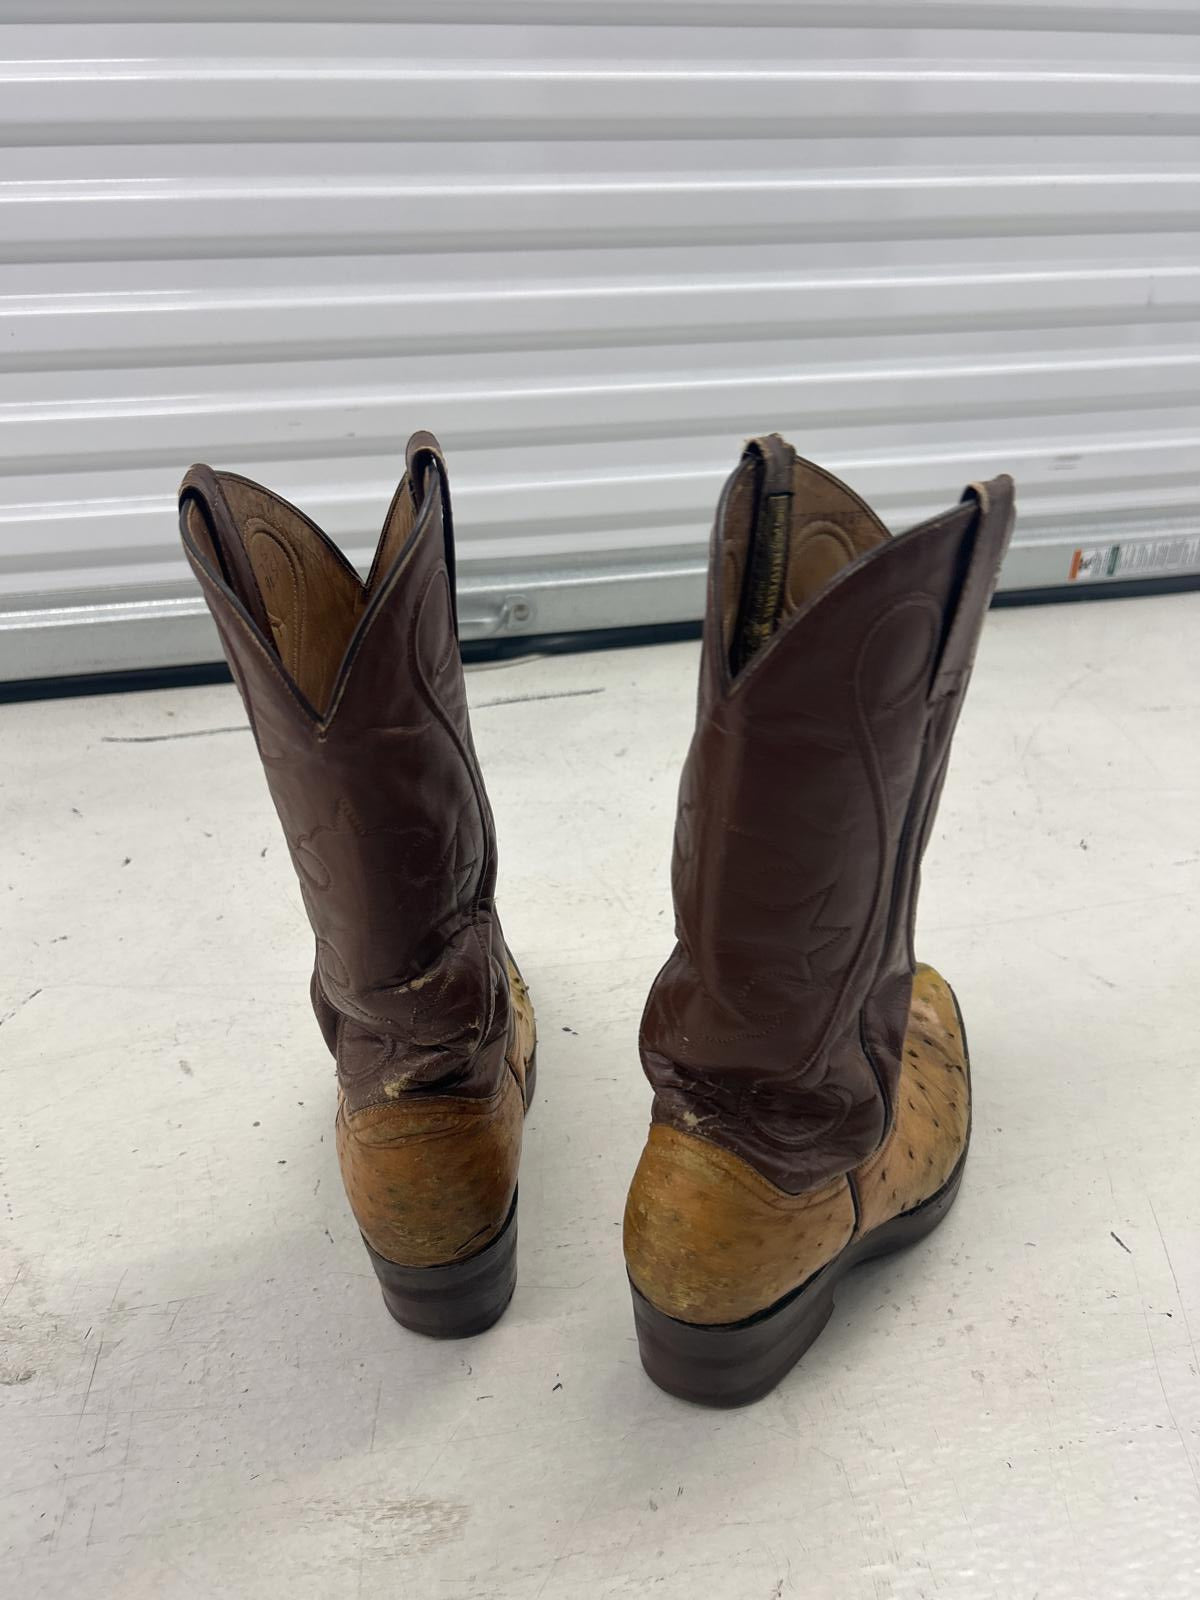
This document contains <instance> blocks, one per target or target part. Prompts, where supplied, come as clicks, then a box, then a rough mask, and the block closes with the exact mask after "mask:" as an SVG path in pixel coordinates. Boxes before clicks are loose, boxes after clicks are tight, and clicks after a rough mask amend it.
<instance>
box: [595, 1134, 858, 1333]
mask: <svg viewBox="0 0 1200 1600" xmlns="http://www.w3.org/2000/svg"><path fill="white" fill-rule="evenodd" d="M853 1233H854V1198H853V1196H852V1194H851V1192H850V1185H849V1184H848V1183H847V1181H846V1179H845V1178H835V1179H834V1180H833V1182H832V1183H828V1184H825V1185H823V1186H822V1187H821V1188H820V1189H812V1190H809V1191H808V1192H807V1193H805V1194H798V1195H797V1194H787V1193H785V1192H784V1191H783V1190H782V1189H778V1188H776V1186H775V1185H774V1184H772V1183H768V1182H767V1180H766V1179H765V1178H764V1177H762V1175H761V1174H760V1173H758V1172H756V1171H755V1170H754V1168H753V1167H752V1166H750V1165H749V1164H748V1163H747V1162H745V1161H742V1160H740V1159H739V1158H738V1157H737V1156H735V1155H731V1154H730V1152H729V1151H728V1150H725V1149H722V1147H721V1146H720V1145H717V1144H713V1143H711V1142H710V1141H709V1140H707V1139H698V1138H696V1137H695V1135H693V1134H688V1133H681V1132H680V1131H679V1130H678V1129H676V1128H673V1127H669V1126H667V1125H666V1124H665V1123H661V1122H660V1123H656V1124H655V1125H654V1126H652V1127H651V1129H650V1137H649V1139H648V1140H647V1142H646V1148H645V1149H644V1150H643V1151H642V1159H641V1160H640V1161H639V1163H638V1168H637V1171H636V1172H635V1173H634V1177H633V1183H632V1185H631V1187H630V1190H629V1199H628V1201H627V1202H626V1205H625V1229H624V1244H625V1263H626V1266H627V1268H628V1270H629V1276H630V1278H631V1279H632V1280H633V1282H634V1284H635V1285H636V1287H637V1289H638V1290H639V1292H640V1293H641V1294H643V1295H644V1296H645V1297H646V1299H647V1300H649V1302H650V1304H651V1305H653V1306H656V1307H657V1308H658V1310H659V1311H662V1312H664V1313H665V1314H666V1315H667V1316H668V1317H677V1318H678V1319H679V1320H680V1321H681V1322H692V1323H699V1324H706V1325H712V1324H717V1323H723V1322H740V1321H741V1319H742V1318H743V1317H750V1316H753V1315H754V1314H755V1313H756V1312H758V1311H762V1310H763V1309H764V1308H765V1307H767V1306H770V1305H773V1304H774V1303H775V1302H776V1301H777V1300H779V1299H780V1298H781V1297H782V1296H783V1295H785V1294H788V1293H790V1291H791V1290H793V1289H795V1288H796V1287H797V1286H798V1285H799V1284H802V1283H804V1282H806V1281H807V1280H808V1279H809V1278H811V1277H812V1275H813V1273H814V1272H818V1271H819V1270H820V1269H821V1268H822V1267H823V1266H824V1265H825V1264H826V1262H828V1261H832V1260H833V1258H834V1257H835V1256H837V1255H838V1254H840V1252H841V1251H842V1250H843V1249H844V1248H845V1246H846V1245H847V1244H848V1243H849V1242H850V1239H851V1237H852V1236H853Z"/></svg>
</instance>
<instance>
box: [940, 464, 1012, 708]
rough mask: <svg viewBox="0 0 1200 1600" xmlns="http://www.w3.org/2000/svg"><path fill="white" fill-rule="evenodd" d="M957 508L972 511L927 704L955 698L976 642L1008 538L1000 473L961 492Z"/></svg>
mask: <svg viewBox="0 0 1200 1600" xmlns="http://www.w3.org/2000/svg"><path fill="white" fill-rule="evenodd" d="M960 504H962V505H974V506H975V508H976V513H975V516H974V518H973V520H972V526H971V528H970V530H969V532H968V534H967V537H966V541H965V542H966V544H967V545H968V550H967V553H966V557H965V559H966V576H965V578H964V579H963V585H962V588H961V589H960V590H959V595H958V603H957V604H956V606H955V608H954V618H953V620H952V622H951V624H950V632H949V634H948V635H947V636H946V643H945V646H944V647H943V649H942V658H941V660H940V661H939V662H938V670H937V676H936V677H935V679H934V683H933V692H932V694H931V696H930V698H931V699H932V700H941V699H944V698H945V697H946V696H947V695H951V694H957V693H958V691H959V690H960V689H962V688H963V687H964V686H965V684H966V680H967V677H968V676H969V675H970V671H971V665H972V663H973V661H974V659H975V648H976V645H977V644H978V642H979V631H980V628H981V627H982V624H983V617H984V614H985V612H986V611H987V608H988V606H989V605H990V604H991V599H992V595H993V593H994V592H995V588H996V580H997V579H998V578H999V576H1000V563H1001V562H1002V561H1003V559H1004V552H1005V550H1006V549H1007V548H1008V541H1009V537H1010V535H1011V534H1012V528H1013V521H1014V517H1015V511H1014V494H1013V481H1012V479H1011V478H1010V477H1009V476H1008V475H1007V474H1006V473H1002V474H1001V475H1000V477H998V478H991V479H989V480H988V482H986V483H972V484H969V485H968V487H967V488H966V489H964V490H963V494H962V500H961V501H960Z"/></svg>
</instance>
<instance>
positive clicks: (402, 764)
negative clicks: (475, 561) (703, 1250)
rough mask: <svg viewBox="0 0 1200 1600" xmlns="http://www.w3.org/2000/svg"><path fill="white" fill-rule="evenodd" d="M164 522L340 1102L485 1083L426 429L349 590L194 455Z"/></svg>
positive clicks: (436, 464) (478, 922) (473, 872)
mask: <svg viewBox="0 0 1200 1600" xmlns="http://www.w3.org/2000/svg"><path fill="white" fill-rule="evenodd" d="M180 524H181V529H182V533H183V541H184V546H185V549H186V551H187V554H188V557H189V560H190V561H191V564H192V567H193V569H194V570H195V572H196V576H197V578H198V579H199V581H200V584H201V586H202V588H203V590H204V594H205V598H206V600H207V601H208V604H209V607H210V609H211V611H212V613H213V617H214V619H215V621H216V624H217V628H218V631H219V633H220V636H221V640H222V644H223V646H224V648H225V653H226V656H227V659H228V661H229V665H230V669H231V671H232V673H233V676H234V679H235V681H236V682H237V685H238V688H239V690H240V691H241V694H242V698H243V701H244V702H245V706H246V711H247V715H248V717H249V719H250V724H251V727H252V729H253V733H254V738H255V741H256V743H257V745H258V750H259V754H260V755H261V757H262V762H263V767H264V769H265V772H266V776H267V782H268V784H269V786H270V790H271V796H272V799H273V800H274V802H275V807H276V809H277V811H278V813H279V817H280V821H281V823H282V825H283V830H284V834H285V837H286V839H287V844H288V849H289V851H290V853H291V857H292V862H293V865H294V866H295V869H296V874H297V878H298V880H299V883H300V887H301V892H302V894H303V898H304V903H305V907H306V910H307V912H308V917H309V921H310V923H311V924H312V928H313V932H314V935H315V936H316V943H317V955H316V972H315V976H314V984H313V1001H314V1007H315V1009H316V1010H317V1014H318V1018H319V1020H320V1021H321V1023H322V1028H323V1031H324V1032H325V1034H326V1038H327V1040H328V1042H329V1043H330V1044H331V1047H334V1048H336V1052H337V1055H338V1064H339V1072H340V1074H341V1078H342V1084H343V1089H344V1091H345V1093H346V1095H347V1099H348V1101H349V1103H350V1104H351V1106H352V1108H353V1107H354V1106H361V1105H365V1104H370V1103H376V1102H378V1103H381V1102H382V1101H384V1100H387V1099H390V1098H394V1096H395V1095H396V1094H398V1093H400V1092H402V1090H403V1089H405V1088H409V1087H421V1086H426V1087H427V1086H430V1085H438V1086H447V1085H449V1086H453V1088H454V1089H455V1091H456V1092H468V1093H470V1092H473V1091H474V1092H480V1093H485V1092H490V1090H491V1088H492V1087H494V1084H493V1083H492V1079H493V1078H494V1077H495V1073H496V1070H497V1069H496V1062H498V1061H502V1058H503V1035H504V1033H505V1031H506V1028H507V1015H506V1014H503V1015H502V1014H500V1013H502V1012H505V1004H506V1002H505V997H506V995H507V981H506V979H505V977H504V959H503V953H502V952H503V941H502V938H501V936H500V934H499V930H498V928H497V927H496V926H495V921H494V912H493V903H492V902H493V894H494V888H495V877H496V849H495V835H494V830H493V826H492V818H491V812H490V809H489V807H488V802H487V797H486V794H485V791H484V787H483V782H482V778H481V776H480V773H479V767H478V763H477V761H476V758H475V752H474V747H473V744H472V741H471V731H470V723H469V719H468V714H467V705H466V693H465V686H464V681H463V673H462V665H461V660H460V657H459V650H458V639H457V624H456V616H455V601H454V586H453V535H452V526H451V518H450V505H449V495H448V489H447V483H446V475H445V468H444V464H443V462H442V458H441V453H440V450H439V449H438V447H437V445H436V441H433V440H432V439H431V438H430V437H429V436H428V435H417V436H415V437H414V439H413V441H412V442H411V443H410V446H409V451H408V471H407V473H406V476H405V478H404V479H403V480H402V482H401V484H400V487H399V488H398V490H397V491H396V495H395V498H394V499H393V502H392V505H391V508H390V509H389V512H388V516H387V520H386V522H385V525H384V530H383V534H382V536H381V539H380V542H379V548H378V551H377V554H376V557H375V561H374V564H373V566H372V569H371V572H370V575H369V576H368V578H367V580H366V582H365V583H363V582H361V581H360V579H359V578H358V575H357V573H355V572H354V570H353V569H352V568H351V567H350V566H349V564H348V563H347V562H346V561H345V560H344V558H343V557H342V555H341V553H340V552H339V551H337V549H336V548H335V547H334V546H333V545H332V544H331V543H330V542H329V541H328V540H327V539H326V538H325V536H324V535H323V534H322V533H321V532H320V530H319V529H317V528H316V527H315V526H314V525H313V524H312V523H311V522H309V520H308V519H307V518H306V517H304V516H303V514H302V513H300V512H299V511H297V510H296V509H295V508H294V507H292V506H290V505H288V504H287V503H286V502H285V501H283V500H281V499H279V497H278V496H275V495H273V494H272V493H271V492H270V491H269V490H266V489H263V488H261V487H260V486H259V485H257V484H251V483H249V482H247V480H245V479H242V478H238V477H236V476H234V475H232V474H216V473H213V472H212V471H210V470H209V469H208V468H204V467H197V468H193V469H192V470H191V472H189V474H188V475H187V477H186V478H185V479H184V482H183V485H182V487H181V490H180ZM497 1041H498V1042H499V1044H498V1048H493V1049H491V1050H484V1049H483V1047H484V1046H485V1045H486V1044H489V1043H490V1044H493V1045H494V1044H496V1042H497ZM481 1052H482V1056H481ZM484 1058H486V1059H484Z"/></svg>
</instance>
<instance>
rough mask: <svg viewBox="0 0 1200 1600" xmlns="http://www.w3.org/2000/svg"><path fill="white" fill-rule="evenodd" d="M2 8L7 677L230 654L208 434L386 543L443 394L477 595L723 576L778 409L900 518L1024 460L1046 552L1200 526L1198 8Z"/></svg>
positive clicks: (1081, 559)
mask: <svg viewBox="0 0 1200 1600" xmlns="http://www.w3.org/2000/svg"><path fill="white" fill-rule="evenodd" d="M4 14H5V16H6V17H8V18H11V19H13V20H12V21H11V22H10V24H9V25H8V26H4V27H0V55H2V58H3V59H2V61H0V143H2V144H4V145H5V146H7V148H6V150H5V159H4V163H3V168H2V175H0V318H2V322H0V676H2V677H10V678H11V677H29V676H40V675H43V674H47V673H56V672H77V671H94V670H106V669H115V668H121V667H128V666H146V665H164V664H169V663H172V662H176V661H186V660H197V659H208V658H211V657H212V655H213V653H214V643H213V638H212V635H211V634H210V632H209V631H208V627H207V622H206V619H205V617H204V615H203V613H202V612H201V611H200V609H199V606H198V602H197V598H196V596H195V595H194V594H193V592H192V589H191V587H190V584H189V581H188V578H187V575H186V573H185V571H184V569H183V567H182V565H181V562H180V559H179V557H178V555H177V545H176V539H175V533H174V527H173V516H172V511H171V503H172V497H173V489H174V484H175V482H176V480H177V478H178V476H179V473H180V471H181V469H182V468H183V467H184V466H186V464H187V463H188V462H189V461H190V460H192V459H193V458H201V459H203V458H209V459H213V460H215V461H216V462H217V463H218V464H221V465H227V466H230V467H235V468H237V469H239V470H241V471H244V472H247V473H249V474H250V475H252V476H256V477H261V478H263V479H264V480H265V481H267V482H269V483H271V484H272V485H273V486H275V487H278V488H279V489H280V490H281V491H282V492H283V493H285V494H288V495H289V496H290V497H292V498H294V499H296V500H298V501H300V502H301V503H303V504H304V505H305V507H306V508H308V509H309V510H311V511H312V512H313V513H314V514H315V515H316V516H318V517H319V518H320V519H321V520H323V521H324V523H325V524H326V525H327V526H328V527H329V529H330V531H331V532H332V533H334V534H335V535H336V536H337V537H338V538H339V539H341V540H342V541H343V542H344V543H346V545H347V546H348V548H349V549H350V550H351V551H352V553H353V554H354V556H355V557H356V558H357V559H359V560H360V561H361V560H364V559H365V558H366V555H367V552H368V550H369V548H370V546H371V544H372V543H373V539H374V532H375V528H376V525H377V523H378V521H379V519H380V517H381V516H382V512H383V509H384V507H385V505H386V503H387V499H388V497H389V495H390V492H391V489H392V487H393V484H394V477H395V474H396V471H397V455H398V452H399V449H400V447H401V445H402V441H403V438H404V437H405V435H406V434H407V432H408V431H409V430H410V429H411V428H412V427H416V426H428V427H433V428H435V429H436V430H437V431H438V432H439V433H440V434H441V435H442V436H443V438H444V440H445V442H446V444H447V446H448V448H449V449H450V451H451V452H452V471H453V474H454V481H455V489H456V500H457V504H458V508H459V517H458V521H459V526H460V530H461V540H462V549H461V569H460V570H461V583H462V590H463V595H462V612H463V616H464V619H465V623H466V629H465V631H467V632H468V633H470V634H474V635H475V636H481V635H486V634H489V633H497V632H515V633H522V632H541V631H557V630H559V629H561V628H574V627H588V626H591V627H596V626H604V625H606V624H613V623H630V622H638V621H656V620H674V619H679V618H684V617H691V616H695V615H696V614H697V613H698V610H699V605H700V596H701V582H700V578H701V571H702V564H703V552H704V543H705V539H706V535H707V525H708V521H709V519H710V517H711V512H712V506H713V502H714V499H715V495H716V492H717V489H718V487H719V484H720V481H721V479H722V478H723V476H724V474H725V472H726V470H727V468H728V466H729V463H730V461H731V459H732V458H733V455H734V452H735V451H736V448H737V445H738V442H739V439H740V438H741V437H742V436H743V435H745V434H746V433H749V432H753V431H758V430H760V429H764V428H773V427H778V428H781V429H783V430H784V431H787V432H789V433H791V434H792V436H793V437H795V438H796V439H797V441H798V442H799V443H800V445H801V447H802V448H803V449H805V450H806V451H807V452H808V453H810V454H812V455H815V456H818V457H820V458H821V459H822V460H824V461H828V462H829V463H830V464H832V465H833V466H834V467H835V468H837V469H839V470H841V471H844V472H845V473H846V474H847V475H849V476H850V477H852V479H853V481H854V482H855V484H856V486H858V487H859V488H861V489H862V490H863V492H864V493H866V494H867V495H868V496H869V497H871V498H872V499H873V500H876V501H877V502H878V503H879V505H880V508H881V510H882V511H883V512H884V513H885V515H887V516H889V517H890V518H891V519H892V520H893V521H894V522H896V523H900V524H903V523H905V522H908V521H911V520H915V519H916V518H918V517H920V516H922V515H924V514H926V513H927V512H929V511H931V510H934V509H936V508H937V507H938V506H940V505H941V504H944V503H945V502H946V500H947V499H948V498H950V497H951V496H953V495H954V494H955V493H956V492H957V490H958V488H959V487H960V486H961V483H962V482H963V481H965V480H966V479H967V478H969V477H974V476H978V475H981V474H986V473H988V472H990V471H993V470H999V469H1001V468H1007V469H1009V470H1011V471H1013V472H1014V473H1015V475H1016V476H1017V478H1018V480H1019V482H1020V486H1021V491H1022V492H1021V503H1022V522H1021V528H1020V535H1019V539H1018V542H1017V544H1016V546H1015V547H1014V550H1013V552H1012V556H1011V558H1010V561H1009V563H1008V565H1007V567H1006V570H1005V575H1004V580H1003V581H1004V583H1005V585H1006V586H1008V587H1014V586H1015V587H1028V586H1034V585H1038V586H1040V585H1044V584H1057V583H1064V584H1065V583H1067V582H1069V581H1075V582H1078V581H1080V580H1081V579H1082V580H1090V581H1098V582H1104V581H1110V580H1111V579H1113V578H1120V577H1124V576H1128V575H1130V574H1131V573H1132V574H1134V575H1142V574H1144V573H1154V572H1188V571H1200V526H1198V522H1197V516H1196V511H1195V506H1196V500H1197V477H1198V474H1197V470H1196V466H1195V461H1196V454H1197V442H1198V436H1200V406H1198V404H1197V393H1198V385H1197V375H1198V372H1200V257H1198V255H1197V248H1196V241H1197V217H1198V215H1200V212H1198V207H1197V202H1198V201H1200V92H1198V91H1200V8H1196V7H1194V6H1193V5H1191V4H1188V5H1182V4H1170V3H1168V4H1158V5H1152V4H1149V3H1135V0H1127V3H1125V4H1122V5H1107V6H1100V5H1089V4H1084V3H1082V0H1079V3H1075V4H1071V3H1066V0H1064V3H1059V4H1049V5H1036V6H1035V5H1026V4H1023V3H1013V4H1004V5H1000V4H991V5H986V4H968V3H956V0H909V3H899V4H893V5H886V6H885V5H871V4H855V3H847V4H842V5H819V6H818V5H806V4H793V3H788V4H783V3H780V4H771V3H763V4H745V5H739V7H738V10H737V15H738V18H739V26H737V27H729V26H724V25H723V23H724V21H725V20H727V17H728V15H729V13H728V8H718V7H716V6H714V5H705V4H692V3H686V0H650V3H647V4H644V5H641V4H639V5H638V6H636V7H634V6H631V5H623V6H613V5H604V6H601V5H599V4H598V3H595V0H555V3H554V4H553V5H549V4H539V3H533V0H531V3H520V0H514V3H501V4H498V5H497V4H488V5H482V4H472V3H469V0H464V3H454V0H450V3H447V4H441V3H439V4H437V5H436V6H435V5H433V4H431V3H427V4H425V5H415V4H411V3H408V4H405V3H400V4H394V3H388V4H386V5H385V4H382V3H380V4H375V3H373V0H365V3H364V0H350V3H349V4H348V5H342V6H339V7H337V8H336V9H335V8H334V7H333V6H332V5H331V4H330V3H329V0H259V3H257V4H254V3H250V4H248V5H242V4H236V5H235V4H233V3H230V4H228V5H226V4H224V3H218V0H204V4H200V3H199V0H196V3H188V4H183V5H175V6H172V7H171V8H167V7H166V6H165V4H164V3H162V0H160V3H158V4H150V3H146V0H106V3H105V6H104V20H103V21H101V22H97V21H96V8H95V6H94V5H91V4H88V5H85V4H83V3H82V0H78V3H65V0H57V3H54V0H52V3H50V4H48V5H40V6H38V7H36V8H34V7H33V6H32V5H18V4H14V3H12V0H10V3H9V4H8V5H7V6H6V7H5V8H4ZM335 18H336V19H337V20H336V22H335V21H334V19H335ZM1072 572H1074V574H1075V576H1074V579H1073V580H1072V577H1071V574H1072Z"/></svg>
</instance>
